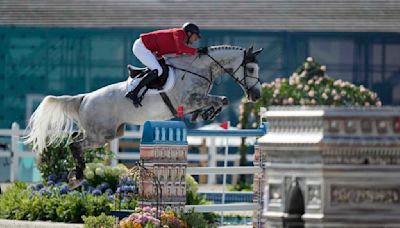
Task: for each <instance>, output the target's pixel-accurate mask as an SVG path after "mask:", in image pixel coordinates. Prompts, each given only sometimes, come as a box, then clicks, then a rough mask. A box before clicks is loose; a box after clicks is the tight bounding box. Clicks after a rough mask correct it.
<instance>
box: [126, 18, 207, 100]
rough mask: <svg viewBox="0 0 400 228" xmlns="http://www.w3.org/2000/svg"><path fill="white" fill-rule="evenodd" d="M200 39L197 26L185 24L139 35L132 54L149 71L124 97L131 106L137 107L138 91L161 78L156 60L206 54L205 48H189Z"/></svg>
mask: <svg viewBox="0 0 400 228" xmlns="http://www.w3.org/2000/svg"><path fill="white" fill-rule="evenodd" d="M199 38H200V29H199V27H198V26H197V25H195V24H193V23H190V22H187V23H185V24H184V25H183V26H182V28H171V29H165V30H157V31H153V32H150V33H144V34H141V35H140V38H139V39H137V40H136V41H135V43H134V44H133V47H132V51H133V54H134V55H135V56H136V57H137V58H138V59H139V60H140V61H141V62H142V63H143V64H144V65H145V66H147V67H148V68H149V69H150V70H151V71H150V72H149V73H148V74H147V76H145V78H144V79H142V80H141V81H140V83H139V84H138V86H137V87H136V88H135V89H134V90H133V91H131V92H128V93H127V94H126V95H125V96H126V97H128V98H130V99H132V101H133V105H134V106H135V107H138V106H139V105H140V106H141V104H140V102H141V101H140V98H139V97H138V93H139V91H140V90H141V89H142V88H143V87H144V86H146V85H147V84H148V83H150V82H151V81H153V80H154V79H156V78H157V77H159V76H161V75H162V73H163V70H162V67H161V65H160V64H159V62H158V60H159V59H161V58H162V57H163V56H164V55H169V54H175V55H182V54H189V55H195V54H196V53H198V54H206V53H207V48H198V49H196V48H192V47H190V46H191V45H192V44H193V43H195V42H196V41H197V40H198V39H199Z"/></svg>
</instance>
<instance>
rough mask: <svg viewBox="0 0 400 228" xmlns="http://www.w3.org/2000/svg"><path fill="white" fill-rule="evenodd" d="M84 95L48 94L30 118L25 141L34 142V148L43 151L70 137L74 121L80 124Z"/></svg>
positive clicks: (27, 142) (36, 150)
mask: <svg viewBox="0 0 400 228" xmlns="http://www.w3.org/2000/svg"><path fill="white" fill-rule="evenodd" d="M84 96H85V95H84V94H81V95H76V96H59V97H56V96H46V97H45V98H44V99H43V101H42V102H41V103H40V105H39V107H38V108H37V109H36V111H35V112H34V113H33V114H32V116H31V118H30V119H29V123H28V127H27V130H28V131H29V133H28V135H27V136H26V137H25V141H24V143H25V144H32V150H33V151H35V152H39V153H41V152H42V151H43V150H45V149H47V147H48V146H49V145H60V144H61V143H63V142H65V141H64V140H65V139H66V138H68V139H70V138H71V136H72V133H73V131H74V123H75V124H77V125H78V126H79V107H80V105H81V102H82V100H83V98H84Z"/></svg>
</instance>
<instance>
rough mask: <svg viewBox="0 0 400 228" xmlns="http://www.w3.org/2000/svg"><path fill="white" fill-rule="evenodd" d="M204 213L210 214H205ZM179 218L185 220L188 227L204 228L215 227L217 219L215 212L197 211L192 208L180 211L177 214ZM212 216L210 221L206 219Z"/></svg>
mask: <svg viewBox="0 0 400 228" xmlns="http://www.w3.org/2000/svg"><path fill="white" fill-rule="evenodd" d="M206 214H210V215H208V217H207V215H206ZM179 216H180V218H181V219H182V220H183V221H185V222H186V224H187V225H188V227H199V228H200V227H205V228H213V227H217V225H215V221H216V220H217V219H218V216H217V214H215V213H198V212H195V211H194V210H191V211H188V212H185V213H182V212H181V213H180V214H179ZM207 218H208V219H210V218H212V221H211V222H210V221H209V220H208V219H207Z"/></svg>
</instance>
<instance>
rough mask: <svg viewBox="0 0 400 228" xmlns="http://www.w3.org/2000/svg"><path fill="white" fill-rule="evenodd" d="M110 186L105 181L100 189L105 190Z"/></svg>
mask: <svg viewBox="0 0 400 228" xmlns="http://www.w3.org/2000/svg"><path fill="white" fill-rule="evenodd" d="M109 187H110V186H109V185H108V184H107V183H106V182H103V183H102V184H101V185H100V190H101V191H104V190H106V189H107V188H109Z"/></svg>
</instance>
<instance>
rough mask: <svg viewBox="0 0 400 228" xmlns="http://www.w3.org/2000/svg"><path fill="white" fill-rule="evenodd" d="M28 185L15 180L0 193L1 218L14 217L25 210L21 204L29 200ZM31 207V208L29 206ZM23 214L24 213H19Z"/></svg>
mask: <svg viewBox="0 0 400 228" xmlns="http://www.w3.org/2000/svg"><path fill="white" fill-rule="evenodd" d="M26 188H27V185H26V184H25V183H21V182H15V183H14V184H13V185H12V186H10V187H9V188H7V189H6V190H5V191H3V193H2V194H1V195H0V218H4V219H14V218H15V217H16V216H17V214H18V215H19V214H21V211H24V209H23V208H21V204H22V203H25V202H24V201H26V200H28V197H29V193H30V191H27V189H26ZM28 209H29V208H28ZM19 216H23V215H19Z"/></svg>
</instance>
